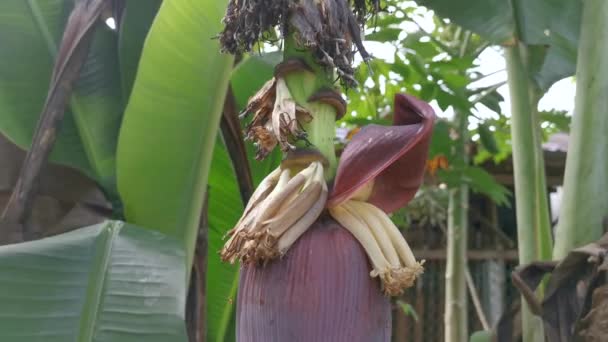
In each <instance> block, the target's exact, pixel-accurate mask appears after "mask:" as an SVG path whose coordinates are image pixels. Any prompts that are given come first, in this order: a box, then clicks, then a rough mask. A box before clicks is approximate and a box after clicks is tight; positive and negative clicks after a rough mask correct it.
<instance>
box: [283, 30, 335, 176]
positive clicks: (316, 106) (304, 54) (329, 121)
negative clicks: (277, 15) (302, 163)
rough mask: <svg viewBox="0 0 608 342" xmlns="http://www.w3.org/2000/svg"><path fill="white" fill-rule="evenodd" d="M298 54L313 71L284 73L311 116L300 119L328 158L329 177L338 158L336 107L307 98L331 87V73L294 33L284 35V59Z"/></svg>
mask: <svg viewBox="0 0 608 342" xmlns="http://www.w3.org/2000/svg"><path fill="white" fill-rule="evenodd" d="M291 58H298V59H301V60H303V61H304V62H306V63H307V64H308V66H309V67H310V68H311V69H312V71H313V72H310V71H304V70H303V71H294V72H290V73H288V74H287V75H285V81H286V83H287V87H288V88H289V91H290V93H291V96H292V97H293V98H294V100H295V101H296V103H297V104H298V105H299V106H301V107H303V108H305V109H306V110H308V112H309V113H310V114H311V115H312V120H310V121H309V122H302V126H303V128H304V130H305V131H306V133H307V135H308V136H307V139H308V141H309V142H310V143H311V144H312V145H313V146H314V147H315V148H316V149H318V150H319V152H321V153H322V154H323V156H324V157H325V158H326V159H327V161H328V162H329V166H328V167H327V168H325V170H324V172H325V179H326V180H329V179H331V178H333V177H334V175H335V174H336V169H337V167H338V162H337V159H336V153H335V150H334V137H335V134H336V110H335V108H334V107H332V106H331V105H328V104H325V103H320V102H309V101H308V99H309V98H310V97H311V96H312V95H313V94H315V93H316V92H318V91H319V90H322V89H330V88H332V85H333V82H332V76H333V75H331V74H330V73H328V72H327V71H326V70H324V69H323V68H322V67H321V66H319V65H318V64H317V63H316V62H315V61H314V58H313V56H312V54H311V52H310V51H308V50H307V49H305V48H301V47H299V46H298V44H297V42H296V41H295V39H294V37H293V35H289V36H287V37H286V38H285V49H284V53H283V59H284V60H288V59H291Z"/></svg>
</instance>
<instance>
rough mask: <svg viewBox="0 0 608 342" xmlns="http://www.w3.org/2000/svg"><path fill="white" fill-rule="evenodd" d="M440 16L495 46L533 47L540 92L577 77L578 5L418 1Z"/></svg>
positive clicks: (570, 1)
mask: <svg viewBox="0 0 608 342" xmlns="http://www.w3.org/2000/svg"><path fill="white" fill-rule="evenodd" d="M416 2H417V3H419V4H420V5H424V6H427V7H429V8H431V9H433V10H434V11H435V12H436V13H437V14H438V15H440V16H442V17H446V18H449V19H450V20H452V21H454V22H455V23H456V24H458V25H460V26H462V27H464V28H465V29H468V30H471V31H473V32H475V33H478V34H479V35H481V36H483V37H485V38H486V39H488V40H490V41H492V42H494V43H497V44H512V43H513V42H515V41H516V37H518V39H519V40H521V41H522V42H523V43H525V44H528V45H535V46H536V47H535V49H534V51H533V55H532V56H530V59H531V68H532V69H533V71H534V78H535V80H536V82H537V83H538V85H539V86H540V87H541V89H545V90H546V89H548V88H549V87H550V86H551V84H553V83H554V82H556V81H557V80H559V79H561V78H563V77H566V76H569V75H572V74H574V71H575V67H576V49H577V45H578V36H579V30H580V23H581V19H580V18H581V4H582V1H579V0H532V1H531V0H459V1H455V0H417V1H416Z"/></svg>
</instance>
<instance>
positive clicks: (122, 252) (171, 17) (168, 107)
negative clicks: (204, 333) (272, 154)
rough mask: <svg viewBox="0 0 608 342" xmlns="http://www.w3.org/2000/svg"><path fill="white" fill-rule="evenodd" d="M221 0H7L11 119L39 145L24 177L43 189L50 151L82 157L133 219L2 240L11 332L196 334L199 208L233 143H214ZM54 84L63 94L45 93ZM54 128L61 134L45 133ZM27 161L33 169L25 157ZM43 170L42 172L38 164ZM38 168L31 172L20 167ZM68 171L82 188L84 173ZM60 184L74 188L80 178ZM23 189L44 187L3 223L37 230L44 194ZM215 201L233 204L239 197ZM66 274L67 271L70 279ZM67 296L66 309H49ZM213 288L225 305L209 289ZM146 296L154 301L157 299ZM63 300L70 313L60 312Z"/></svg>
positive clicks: (6, 95) (9, 131) (222, 66)
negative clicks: (214, 169)
mask: <svg viewBox="0 0 608 342" xmlns="http://www.w3.org/2000/svg"><path fill="white" fill-rule="evenodd" d="M111 5H112V6H114V7H112V6H111ZM225 5H226V4H225V3H222V2H217V1H214V2H195V1H187V0H183V1H172V2H167V3H163V4H162V6H160V1H150V2H146V3H145V4H142V3H139V2H135V1H124V2H123V1H118V2H114V1H97V0H96V1H93V0H91V1H89V0H82V1H68V0H55V1H44V2H42V1H29V2H22V1H12V0H11V1H5V2H2V4H1V5H0V12H1V13H2V14H1V15H0V17H1V18H0V19H1V20H0V41H2V44H0V45H1V46H0V55H1V56H2V57H3V61H5V63H3V65H2V66H1V67H0V85H1V87H2V95H1V96H0V106H1V108H2V111H3V113H4V114H3V115H2V117H1V118H0V131H1V132H2V134H3V135H4V136H6V137H7V138H8V139H9V140H10V141H12V142H13V143H15V144H16V145H18V146H20V147H21V148H29V155H30V156H29V157H28V158H26V161H25V164H24V167H23V170H22V172H21V177H19V182H21V184H25V185H26V186H25V188H28V189H35V188H34V187H32V186H31V185H33V183H35V182H36V180H37V179H42V180H43V181H44V180H45V179H46V178H48V177H46V176H45V172H46V171H47V168H45V167H42V165H43V164H44V162H45V161H46V158H45V155H46V153H47V152H50V151H51V149H52V152H51V153H50V160H51V161H54V162H59V163H62V164H65V165H68V166H70V167H73V168H76V169H78V170H79V171H81V172H82V173H84V174H85V175H87V176H88V177H90V178H91V179H93V180H95V181H96V182H97V187H99V188H100V189H102V190H103V192H104V193H105V194H106V196H107V197H108V199H110V200H112V202H113V204H114V208H113V212H112V211H110V212H104V215H103V216H105V217H110V216H115V217H119V218H125V219H126V221H127V222H129V223H123V222H113V221H108V222H107V223H104V224H100V225H98V226H94V227H90V228H83V229H79V230H77V231H74V232H70V233H65V234H61V235H57V236H54V237H49V238H46V239H42V240H39V241H32V242H26V243H21V244H14V245H10V246H5V247H1V248H0V251H1V252H0V254H1V255H2V257H1V259H2V261H0V264H1V265H2V266H1V267H2V270H3V274H5V275H6V276H5V277H3V280H2V281H0V284H1V285H0V287H2V288H4V289H5V291H3V293H10V294H11V298H9V299H10V302H9V301H8V300H9V299H7V301H6V303H7V305H6V306H3V310H4V312H5V314H3V316H5V317H6V318H7V319H5V320H4V321H3V323H5V324H3V327H4V328H3V331H2V332H1V333H0V336H2V339H3V340H16V339H18V340H20V341H30V340H37V339H38V338H39V336H40V334H45V336H48V337H49V339H51V340H53V339H55V340H61V341H65V340H70V339H76V340H90V339H91V338H96V339H99V340H112V341H130V340H140V339H141V338H144V337H142V336H144V335H145V336H146V338H148V339H152V340H155V339H156V340H167V339H169V340H175V341H180V340H185V339H186V334H185V325H184V322H183V320H184V303H185V293H186V288H187V284H188V278H189V275H188V274H189V270H190V267H189V265H190V264H191V263H192V255H193V254H194V251H193V249H194V248H193V247H194V243H195V235H196V231H197V230H198V215H199V214H200V207H201V206H200V204H201V202H202V198H203V195H204V193H205V189H206V188H207V178H208V177H207V175H208V172H209V166H210V163H211V159H212V157H213V158H214V159H222V158H224V157H225V156H226V155H227V152H226V150H225V148H224V147H223V146H222V145H219V146H216V147H215V148H214V144H215V141H216V137H217V135H218V125H219V120H220V119H219V118H220V116H221V113H222V106H223V104H224V101H223V99H224V94H225V93H226V87H227V85H228V82H229V78H230V70H231V68H232V58H231V57H230V56H228V55H225V54H221V53H220V51H219V44H217V42H215V41H214V40H213V39H212V38H213V37H214V36H215V35H217V33H218V32H219V31H220V26H219V25H220V24H219V23H220V18H221V15H222V14H223V13H224V11H225V7H224V6H225ZM159 6H160V8H159ZM109 16H113V18H114V19H115V21H116V22H117V23H118V27H117V29H116V30H113V29H111V28H109V27H108V26H107V25H106V24H105V22H104V21H105V20H106V18H108V17H109ZM185 32H187V34H184V33H185ZM24 41H27V42H28V44H23V42H24ZM53 65H55V67H54V68H53ZM79 69H81V70H79ZM65 70H67V72H66V71H65ZM79 71H80V72H79ZM66 74H67V76H66ZM49 83H50V84H51V87H52V88H51V89H59V91H50V92H48V96H47V88H46V85H48V84H49ZM53 87H55V88H53ZM70 90H73V91H70ZM169 93H171V95H170V96H169V95H168V94H169ZM244 96H245V97H246V96H247V95H244ZM45 97H46V100H45ZM237 97H238V95H237ZM43 107H44V108H45V109H44V111H43V114H41V115H38V113H40V109H41V108H43ZM62 116H63V120H61V119H62ZM49 118H50V119H49ZM144 118H145V120H143V119H144ZM61 121H62V122H61ZM44 122H51V123H52V124H50V125H49V124H44ZM60 122H61V127H59V123H60ZM37 125H38V128H36V126H37ZM41 127H42V128H41ZM49 129H50V130H49ZM155 130H157V131H155ZM47 131H48V132H52V134H51V135H44V134H42V133H40V132H47ZM55 136H56V137H57V139H56V140H55V139H54V137H55ZM49 137H50V138H49ZM41 138H42V139H41ZM147 138H151V140H146V139H147ZM32 141H33V143H32ZM155 142H158V143H159V145H158V146H157V148H153V143H155ZM53 143H55V144H53ZM30 145H31V146H30ZM41 146H42V149H41ZM41 152H42V153H41ZM5 156H6V155H5V154H3V155H2V157H3V158H4V157H5ZM32 156H33V157H32ZM117 159H118V162H116V160H117ZM28 160H29V161H28ZM32 160H34V161H35V163H36V165H37V166H36V167H35V168H29V167H28V166H31V165H33V164H32ZM3 163H4V159H3ZM38 168H41V169H42V174H40V173H38V172H34V171H32V170H34V169H38ZM28 170H29V171H28ZM27 172H30V176H28V177H29V180H27V179H26V178H24V177H23V174H24V173H27ZM230 172H232V170H231V171H230ZM67 174H70V173H65V172H64V173H63V174H62V175H63V176H66V175H67ZM71 174H73V172H72V173H71ZM24 179H26V180H25V181H24ZM61 180H62V181H63V182H61V184H67V185H68V186H69V185H72V186H75V185H77V184H78V183H75V182H74V181H73V177H72V178H67V179H61ZM19 182H18V183H17V184H19ZM116 182H118V186H116ZM45 184H46V183H45ZM225 184H228V185H229V186H230V184H231V183H230V180H218V179H217V178H215V179H214V178H212V179H211V182H210V184H209V185H210V186H211V187H212V188H213V189H216V188H219V187H222V186H224V185H225ZM12 185H13V186H14V185H15V184H14V183H13V184H12ZM21 187H23V185H22V186H21ZM17 188H19V187H17ZM17 188H16V189H17ZM151 189H152V191H151V192H150V191H149V190H151ZM3 190H4V189H3ZM41 190H44V189H41ZM55 190H56V189H55ZM70 191H71V192H70ZM64 192H67V193H76V194H77V193H78V192H77V191H73V190H72V189H69V187H68V188H65V189H64ZM211 192H212V193H213V190H212V191H211ZM22 193H24V192H21V191H19V192H18V191H13V194H22ZM57 193H58V192H57V191H55V192H53V193H52V195H53V196H55V195H57ZM237 193H238V192H237ZM44 194H45V196H46V192H45V193H44ZM41 195H42V193H41ZM26 197H30V198H29V199H27V200H31V199H32V198H34V204H35V205H33V206H29V207H28V206H27V205H22V204H23V197H22V196H20V195H17V196H13V198H16V201H14V203H18V204H19V205H18V206H17V207H19V208H21V209H20V211H21V214H19V215H13V213H15V212H16V211H15V210H14V209H11V208H14V207H15V206H9V207H7V210H5V215H4V218H3V220H2V222H1V224H0V228H2V232H3V235H5V234H6V231H7V229H8V228H11V227H13V226H14V225H15V224H17V225H18V226H21V227H31V226H32V225H31V223H32V222H33V221H35V220H37V218H38V217H40V216H39V214H40V213H41V212H48V211H46V208H44V207H43V208H40V207H39V206H38V205H37V204H38V202H40V201H37V199H41V200H42V199H44V198H38V197H39V196H38V197H37V196H35V191H29V195H28V196H26ZM64 197H65V196H61V194H60V195H59V196H58V199H61V198H64ZM79 199H80V201H81V203H80V204H81V205H83V206H85V207H86V206H88V205H90V203H89V202H86V199H85V198H84V195H83V197H80V198H79ZM220 203H221V204H220V205H225V206H226V207H230V208H232V207H238V206H239V205H240V198H238V197H236V199H232V198H231V199H230V200H228V201H227V202H220ZM123 205H124V215H123V214H122V213H123V212H122V210H121V209H122V206H123ZM23 208H25V210H23ZM151 208H156V210H149V209H151ZM159 208H161V209H160V210H159V211H158V209H159ZM40 210H42V211H40ZM28 212H30V213H33V215H31V216H30V217H28V215H27V213H28ZM76 218H77V220H76V222H83V221H82V218H78V217H76ZM70 219H71V220H72V221H70ZM97 219H99V218H97ZM73 220H74V217H68V216H66V217H65V220H63V221H62V222H68V221H69V222H70V228H75V227H74V222H73ZM227 220H228V221H229V220H230V218H228V219H227ZM212 221H213V220H212ZM217 221H218V219H216V220H215V221H214V222H213V224H218V223H217ZM36 222H37V221H36ZM133 223H135V224H137V225H140V226H141V225H145V227H144V228H138V227H135V226H134V225H133ZM38 226H41V225H38ZM42 228H44V229H41V230H40V231H37V232H36V233H37V234H32V235H27V236H26V237H28V238H37V237H40V236H46V235H49V234H54V232H50V231H49V229H48V228H49V227H48V226H46V227H42ZM218 229H220V228H218ZM212 254H213V255H215V253H212ZM74 255H78V256H79V257H78V258H76V259H78V260H76V259H74ZM137 260H139V262H137ZM134 261H135V263H133V262H134ZM125 263H127V264H126V265H125ZM15 265H21V266H20V268H16V267H15ZM129 265H132V266H129ZM23 266H27V267H23ZM34 270H35V271H34ZM69 273H71V275H70V277H71V278H70V279H72V280H70V281H66V278H65V276H67V275H69ZM52 274H55V276H52ZM57 274H60V275H62V277H57V276H56V275H57ZM209 280H210V282H212V281H215V280H216V278H215V277H209ZM36 284H45V285H44V286H43V287H40V286H38V285H36ZM79 289H80V291H79ZM151 289H154V292H153V294H151V293H150V292H149V291H150V290H151ZM212 290H213V291H215V290H217V289H215V288H212ZM58 298H61V302H62V305H61V306H57V305H48V303H49V301H53V300H57V299H58ZM210 298H212V300H211V301H210V302H213V299H215V298H217V300H216V301H218V302H219V301H223V299H222V298H221V297H219V296H215V295H214V294H211V295H210ZM151 299H153V300H154V301H155V303H156V304H154V305H150V303H148V302H149V301H150V300H151ZM67 301H70V305H67V304H66V303H67ZM9 303H10V305H9ZM44 303H47V304H44ZM43 304H44V305H43ZM209 305H210V306H211V305H213V303H210V304H209ZM222 305H223V303H222ZM217 306H219V304H218V305H217ZM104 310H107V311H104ZM32 312H35V313H36V314H35V315H33V316H32V315H31V314H32ZM66 312H67V313H68V315H69V317H72V319H70V320H65V319H64V318H65V317H66ZM30 316H31V318H28V319H27V320H26V319H25V318H24V317H30ZM119 316H120V317H121V318H120V320H119V319H118V318H116V317H119ZM60 318H61V322H59V321H58V320H59V319H60ZM119 321H120V322H119ZM117 322H118V323H117ZM148 323H152V324H153V325H154V327H153V328H151V327H150V326H148V325H147V324H148ZM26 326H27V328H25V327H26Z"/></svg>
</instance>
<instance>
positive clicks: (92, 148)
mask: <svg viewBox="0 0 608 342" xmlns="http://www.w3.org/2000/svg"><path fill="white" fill-rule="evenodd" d="M72 4H73V2H72V1H70V0H51V1H27V2H26V1H18V0H9V1H2V2H0V41H1V42H2V43H1V44H0V60H2V63H1V64H0V112H2V115H0V132H1V133H2V134H4V135H6V136H7V137H8V138H9V139H10V140H11V141H13V142H14V143H15V144H17V145H18V146H20V147H22V148H28V147H29V145H30V144H31V141H32V136H33V134H34V130H35V127H36V124H37V122H38V118H39V115H40V112H41V110H42V108H43V105H44V102H45V99H46V94H47V91H48V86H49V82H50V77H51V71H52V68H53V63H54V58H55V54H56V53H57V47H58V44H59V41H60V39H61V37H62V32H63V28H64V26H65V23H66V20H67V17H68V14H69V13H70V12H69V11H70V10H71V7H72ZM98 25H99V27H98V28H97V32H96V34H95V37H94V40H93V43H92V46H91V50H90V52H89V57H88V59H87V61H86V63H85V65H84V66H83V69H82V72H81V76H80V79H79V81H78V82H77V83H76V85H75V87H74V93H73V95H72V98H71V101H70V103H69V108H70V109H69V111H68V113H66V117H65V120H64V122H63V125H62V127H61V132H60V135H59V137H58V140H57V142H56V144H55V148H54V149H53V153H52V155H51V159H52V160H54V161H57V162H60V163H63V164H66V165H69V166H72V167H75V168H77V169H79V170H81V171H83V172H85V173H86V174H87V175H89V176H91V177H93V178H94V179H96V180H97V181H99V182H100V183H101V184H102V185H104V186H105V187H106V188H108V189H110V190H111V189H113V188H114V178H115V149H116V141H117V136H118V130H119V127H120V120H121V116H122V109H123V102H122V99H121V85H120V73H119V69H118V60H117V58H116V56H117V38H116V35H115V34H113V33H112V32H111V31H110V29H109V28H107V27H106V26H105V24H103V23H99V24H98ZM25 42H26V43H25Z"/></svg>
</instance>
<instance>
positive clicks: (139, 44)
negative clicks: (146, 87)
mask: <svg viewBox="0 0 608 342" xmlns="http://www.w3.org/2000/svg"><path fill="white" fill-rule="evenodd" d="M161 3H162V0H147V1H146V2H145V5H142V2H140V1H137V0H126V1H125V7H124V9H123V14H122V18H121V19H120V21H119V23H118V30H119V32H118V54H119V56H118V57H119V61H120V70H121V82H122V89H123V98H124V99H128V98H129V97H130V96H131V89H133V82H134V81H135V75H136V73H137V66H138V65H139V58H140V57H141V50H142V49H143V47H144V41H145V39H146V36H147V35H148V31H149V30H150V26H151V25H152V22H153V21H154V18H155V17H156V14H157V13H158V9H159V8H160V4H161Z"/></svg>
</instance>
